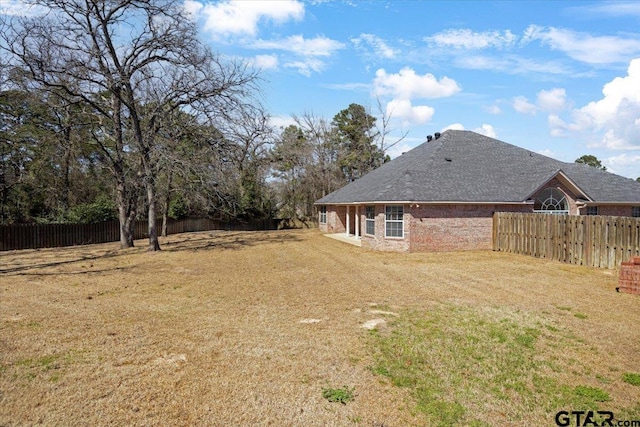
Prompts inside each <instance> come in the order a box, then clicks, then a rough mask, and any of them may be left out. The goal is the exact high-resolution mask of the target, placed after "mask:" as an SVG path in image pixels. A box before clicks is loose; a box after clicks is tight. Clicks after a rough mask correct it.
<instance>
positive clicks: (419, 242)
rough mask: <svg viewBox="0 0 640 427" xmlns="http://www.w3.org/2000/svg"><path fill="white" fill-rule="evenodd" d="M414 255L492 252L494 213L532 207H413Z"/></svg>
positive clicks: (411, 208)
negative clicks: (441, 252)
mask: <svg viewBox="0 0 640 427" xmlns="http://www.w3.org/2000/svg"><path fill="white" fill-rule="evenodd" d="M410 206H413V207H410V216H411V224H410V230H411V231H410V234H411V236H412V239H411V245H410V248H409V249H410V250H411V251H412V252H429V251H457V250H475V249H491V248H492V238H493V213H494V212H531V209H532V208H531V205H419V207H417V206H415V205H410Z"/></svg>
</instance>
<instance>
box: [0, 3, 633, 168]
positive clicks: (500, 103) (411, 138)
mask: <svg viewBox="0 0 640 427" xmlns="http://www.w3.org/2000/svg"><path fill="white" fill-rule="evenodd" d="M17 3H18V2H15V1H9V0H0V9H4V12H5V13H10V9H11V8H12V7H16V4H17ZM185 13H189V14H191V16H193V17H194V19H196V21H197V22H198V25H199V27H200V29H201V36H202V38H203V40H205V41H207V42H208V43H210V44H211V46H212V47H213V49H214V50H215V51H217V52H219V53H220V54H221V55H224V56H228V57H233V58H236V59H243V60H246V61H248V62H250V63H251V64H253V65H254V66H256V67H259V68H260V69H261V70H262V72H261V76H262V78H263V79H264V81H263V84H262V88H263V91H264V94H263V96H264V100H265V105H266V107H267V110H268V111H269V113H270V114H271V115H272V116H273V123H275V124H277V125H286V124H289V123H291V122H292V120H291V115H292V114H295V115H302V114H304V113H313V114H314V115H316V116H320V117H324V118H326V119H328V120H330V119H331V118H332V117H333V116H334V115H335V114H336V113H338V112H339V111H340V110H342V109H344V108H347V107H348V105H349V104H350V103H358V104H361V105H364V106H365V107H367V108H368V109H369V110H370V112H371V114H373V115H379V111H378V102H380V104H381V106H382V109H383V110H385V111H386V112H387V113H388V114H390V115H391V118H392V126H391V127H392V128H394V129H395V131H394V132H393V134H392V137H393V135H396V136H399V135H400V134H401V133H402V132H404V131H406V132H408V134H407V137H406V138H405V139H404V140H403V141H402V142H400V143H399V144H398V145H396V146H395V147H393V148H392V149H391V150H390V152H389V154H390V155H391V156H392V157H395V156H396V155H398V154H400V153H401V152H403V151H407V150H409V149H411V148H413V147H415V146H416V145H418V144H420V143H422V142H424V141H425V138H426V135H428V134H433V133H434V132H441V131H443V130H445V129H447V128H456V129H467V130H473V131H477V132H480V133H483V134H486V135H489V136H492V137H495V138H498V139H500V140H503V141H506V142H509V143H511V144H514V145H517V146H520V147H524V148H527V149H529V150H532V151H535V152H538V153H542V154H545V155H548V156H550V157H554V158H556V159H559V160H563V161H568V162H572V161H574V160H575V159H576V158H578V157H580V156H581V155H583V154H593V155H595V156H597V157H598V158H599V159H600V160H602V161H603V163H604V164H605V165H606V166H607V168H608V169H609V170H610V171H612V172H614V173H618V174H620V175H623V176H626V177H630V178H636V177H638V176H640V2H570V1H552V2H542V1H531V2H526V1H517V2H515V1H514V2H508V1H498V2H472V1H463V2H449V1H448V2H422V1H308V2H301V1H249V0H243V1H206V0H199V1H195V0H187V1H185Z"/></svg>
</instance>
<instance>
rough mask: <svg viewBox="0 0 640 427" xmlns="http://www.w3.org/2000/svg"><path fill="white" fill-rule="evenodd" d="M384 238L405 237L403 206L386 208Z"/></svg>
mask: <svg viewBox="0 0 640 427" xmlns="http://www.w3.org/2000/svg"><path fill="white" fill-rule="evenodd" d="M384 211H385V212H384V213H385V215H384V236H385V237H400V238H402V237H404V220H403V216H404V207H403V206H402V205H389V206H385V208H384Z"/></svg>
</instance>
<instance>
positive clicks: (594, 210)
mask: <svg viewBox="0 0 640 427" xmlns="http://www.w3.org/2000/svg"><path fill="white" fill-rule="evenodd" d="M586 214H587V215H598V207H597V206H587V212H586Z"/></svg>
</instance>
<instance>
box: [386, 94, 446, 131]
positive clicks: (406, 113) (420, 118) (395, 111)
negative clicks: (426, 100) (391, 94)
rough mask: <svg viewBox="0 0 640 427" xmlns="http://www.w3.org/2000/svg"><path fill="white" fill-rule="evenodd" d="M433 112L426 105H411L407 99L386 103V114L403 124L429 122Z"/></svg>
mask: <svg viewBox="0 0 640 427" xmlns="http://www.w3.org/2000/svg"><path fill="white" fill-rule="evenodd" d="M434 112H435V110H434V109H433V108H431V107H429V106H427V105H415V106H414V105H412V104H411V101H410V100H408V99H394V100H391V101H389V102H388V103H387V108H386V114H387V115H388V116H390V117H392V118H394V119H400V120H402V122H403V124H405V125H408V124H424V123H428V122H430V121H431V118H432V117H433V114H434Z"/></svg>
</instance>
